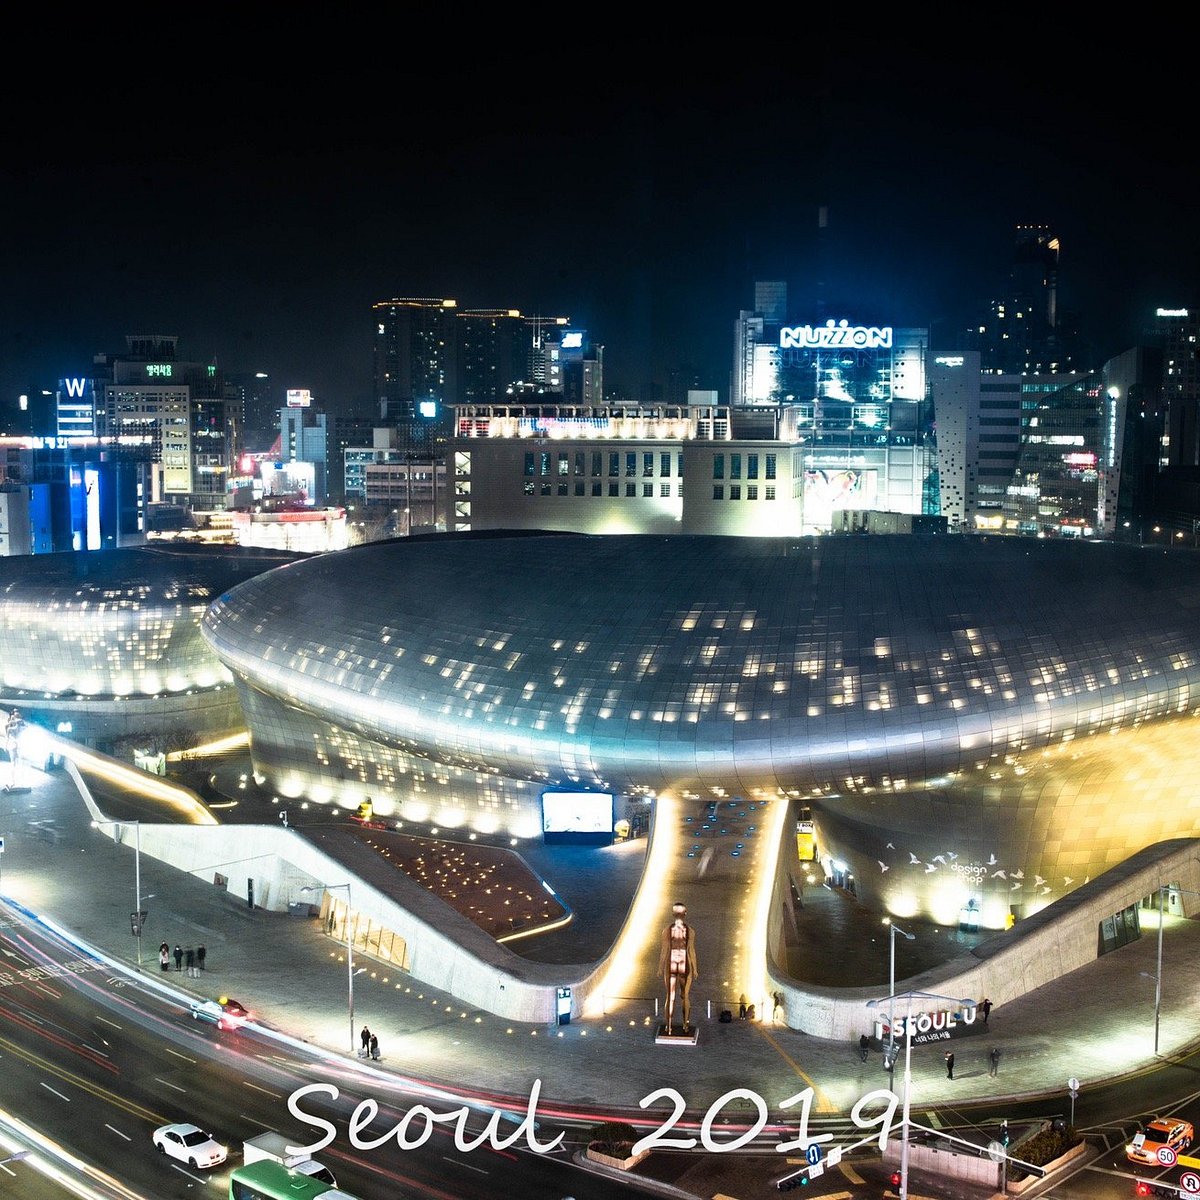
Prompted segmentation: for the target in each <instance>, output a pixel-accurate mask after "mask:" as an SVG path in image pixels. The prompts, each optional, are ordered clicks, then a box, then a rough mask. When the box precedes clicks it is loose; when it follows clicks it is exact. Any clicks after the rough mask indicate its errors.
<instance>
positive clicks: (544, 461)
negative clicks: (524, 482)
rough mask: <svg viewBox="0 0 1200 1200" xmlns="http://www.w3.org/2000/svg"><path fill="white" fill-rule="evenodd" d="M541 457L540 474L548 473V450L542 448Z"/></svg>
mask: <svg viewBox="0 0 1200 1200" xmlns="http://www.w3.org/2000/svg"><path fill="white" fill-rule="evenodd" d="M541 458H542V474H543V475H549V474H550V451H549V450H543V451H542V455H541Z"/></svg>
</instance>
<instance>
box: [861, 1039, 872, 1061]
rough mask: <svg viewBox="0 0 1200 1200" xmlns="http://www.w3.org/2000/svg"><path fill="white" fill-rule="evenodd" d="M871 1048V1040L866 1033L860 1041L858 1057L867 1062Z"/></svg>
mask: <svg viewBox="0 0 1200 1200" xmlns="http://www.w3.org/2000/svg"><path fill="white" fill-rule="evenodd" d="M870 1048H871V1039H870V1038H869V1037H867V1035H866V1034H865V1033H864V1034H863V1035H862V1036H861V1037H860V1038H859V1039H858V1057H859V1058H861V1059H862V1060H863V1062H866V1061H867V1051H868V1050H869V1049H870Z"/></svg>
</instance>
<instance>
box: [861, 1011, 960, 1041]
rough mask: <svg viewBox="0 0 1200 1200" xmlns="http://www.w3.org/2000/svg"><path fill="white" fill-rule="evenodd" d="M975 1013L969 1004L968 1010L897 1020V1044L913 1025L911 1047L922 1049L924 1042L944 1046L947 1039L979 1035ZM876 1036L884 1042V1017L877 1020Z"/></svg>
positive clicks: (885, 1031) (886, 1030) (919, 1015)
mask: <svg viewBox="0 0 1200 1200" xmlns="http://www.w3.org/2000/svg"><path fill="white" fill-rule="evenodd" d="M978 1013H979V1010H978V1009H977V1008H976V1007H975V1005H973V1004H972V1005H970V1006H969V1007H967V1008H958V1009H952V1010H945V1009H943V1010H942V1011H940V1012H922V1013H913V1014H912V1016H903V1017H901V1016H897V1017H896V1041H898V1042H900V1043H901V1044H903V1042H904V1039H905V1037H907V1036H908V1031H909V1030H908V1026H909V1023H910V1022H911V1023H912V1044H913V1045H914V1046H923V1045H925V1044H926V1043H927V1042H944V1041H948V1040H949V1039H950V1038H957V1037H967V1036H968V1035H970V1034H972V1033H980V1032H982V1030H983V1022H982V1021H978V1023H977V1018H978ZM875 1036H876V1038H878V1039H879V1040H880V1041H883V1040H885V1039H886V1038H887V1036H888V1020H887V1016H886V1014H885V1015H884V1016H881V1017H879V1018H878V1019H877V1020H876V1022H875Z"/></svg>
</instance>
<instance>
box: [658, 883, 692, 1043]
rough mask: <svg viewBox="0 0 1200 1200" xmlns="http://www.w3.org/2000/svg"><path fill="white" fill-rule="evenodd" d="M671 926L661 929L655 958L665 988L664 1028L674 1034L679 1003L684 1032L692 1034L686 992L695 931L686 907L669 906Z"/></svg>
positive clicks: (690, 987) (689, 981)
mask: <svg viewBox="0 0 1200 1200" xmlns="http://www.w3.org/2000/svg"><path fill="white" fill-rule="evenodd" d="M671 914H672V916H671V923H670V924H669V925H668V926H667V927H666V929H664V930H663V933H662V949H661V952H660V954H659V959H658V970H659V974H660V975H662V977H663V983H664V984H665V986H666V989H667V1013H666V1021H665V1023H664V1025H663V1029H664V1031H665V1032H666V1033H667V1034H670V1033H672V1032H673V1026H674V1024H675V1011H676V1005H677V1004H678V1006H679V1008H680V1009H681V1013H680V1015H681V1016H682V1017H683V1032H684V1033H685V1034H688V1033H691V1028H692V1022H691V1016H692V1008H691V1001H690V1000H689V999H688V993H689V992H690V991H691V990H692V983H693V981H694V980H695V978H696V931H695V930H694V929H693V928H692V927H691V926H690V925H689V924H688V923H687V908H686V906H685V905H683V904H679V903H676V904H672V905H671Z"/></svg>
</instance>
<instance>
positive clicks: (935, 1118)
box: [925, 1109, 945, 1129]
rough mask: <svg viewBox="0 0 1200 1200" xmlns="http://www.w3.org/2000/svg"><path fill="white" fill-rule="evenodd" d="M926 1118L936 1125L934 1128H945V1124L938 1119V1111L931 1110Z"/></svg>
mask: <svg viewBox="0 0 1200 1200" xmlns="http://www.w3.org/2000/svg"><path fill="white" fill-rule="evenodd" d="M925 1119H926V1120H927V1121H928V1122H929V1123H930V1125H932V1126H933V1127H934V1129H944V1128H945V1126H944V1125H943V1124H942V1123H941V1121H939V1120H938V1115H937V1112H936V1111H934V1110H932V1109H931V1110H930V1111H929V1112H927V1113H926V1114H925Z"/></svg>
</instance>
